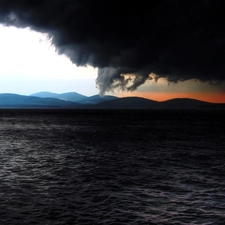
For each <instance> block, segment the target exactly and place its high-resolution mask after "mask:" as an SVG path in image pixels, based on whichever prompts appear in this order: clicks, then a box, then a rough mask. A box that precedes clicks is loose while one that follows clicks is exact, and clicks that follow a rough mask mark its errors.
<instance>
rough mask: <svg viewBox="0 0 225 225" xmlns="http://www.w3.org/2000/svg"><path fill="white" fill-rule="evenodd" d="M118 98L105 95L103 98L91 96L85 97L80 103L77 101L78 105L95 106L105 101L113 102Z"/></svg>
mask: <svg viewBox="0 0 225 225" xmlns="http://www.w3.org/2000/svg"><path fill="white" fill-rule="evenodd" d="M117 98H118V97H115V96H111V95H105V96H103V97H101V96H100V95H93V96H90V97H86V98H84V99H82V100H80V101H78V103H80V104H97V103H100V102H105V101H109V100H113V99H117Z"/></svg>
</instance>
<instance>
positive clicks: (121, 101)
mask: <svg viewBox="0 0 225 225" xmlns="http://www.w3.org/2000/svg"><path fill="white" fill-rule="evenodd" d="M157 105H158V102H156V101H153V100H149V99H145V98H139V97H126V98H117V99H113V100H109V101H105V102H101V103H99V104H96V105H94V106H93V107H96V108H100V109H107V108H109V109H139V108H142V109H148V108H155V107H157ZM90 107H91V106H90Z"/></svg>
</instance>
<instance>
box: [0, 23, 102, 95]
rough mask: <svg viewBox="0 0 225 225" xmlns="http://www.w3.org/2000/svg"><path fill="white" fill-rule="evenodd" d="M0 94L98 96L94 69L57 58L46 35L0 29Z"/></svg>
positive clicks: (2, 27)
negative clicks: (46, 92) (75, 93)
mask: <svg viewBox="0 0 225 225" xmlns="http://www.w3.org/2000/svg"><path fill="white" fill-rule="evenodd" d="M0 34H1V35H0V62H1V66H0V93H17V94H24V95H29V94H32V93H35V92H39V91H50V92H56V93H63V92H73V91H75V92H78V93H81V94H84V95H87V96H90V95H94V94H97V93H98V92H99V90H98V89H97V88H96V85H95V79H96V78H97V69H94V68H92V67H86V68H85V67H77V66H76V65H74V64H72V62H71V61H70V60H69V59H68V58H67V57H66V56H64V55H58V54H57V53H56V52H55V48H54V47H53V46H51V44H50V41H48V39H47V35H46V34H42V33H38V32H35V31H31V30H30V29H28V28H26V29H18V28H15V27H4V26H2V25H0Z"/></svg>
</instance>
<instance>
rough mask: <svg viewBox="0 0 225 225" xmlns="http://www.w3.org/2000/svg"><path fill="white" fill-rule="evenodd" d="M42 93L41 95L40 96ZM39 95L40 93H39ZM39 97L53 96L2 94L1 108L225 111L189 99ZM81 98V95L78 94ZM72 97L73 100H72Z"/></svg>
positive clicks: (217, 105) (45, 93)
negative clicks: (159, 100)
mask: <svg viewBox="0 0 225 225" xmlns="http://www.w3.org/2000/svg"><path fill="white" fill-rule="evenodd" d="M40 93H41V94H40ZM37 94H38V93H37ZM38 95H42V96H46V95H48V96H52V97H51V98H50V97H36V96H24V95H18V94H0V108H74V109H75V108H77V109H217V108H222V109H225V103H224V104H216V103H209V102H204V101H199V100H195V99H188V98H177V99H171V100H168V101H164V102H157V101H153V100H149V99H145V98H139V97H125V98H117V97H114V96H105V97H100V96H98V95H95V96H91V97H86V96H84V98H83V100H80V103H76V102H73V101H68V100H63V99H58V98H54V97H53V96H57V97H58V96H59V95H61V96H64V97H67V98H70V97H71V96H72V97H73V96H75V94H74V93H73V92H72V93H64V94H54V93H51V92H39V94H38ZM78 96H79V94H78ZM72 97H71V98H72Z"/></svg>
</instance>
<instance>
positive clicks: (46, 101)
mask: <svg viewBox="0 0 225 225" xmlns="http://www.w3.org/2000/svg"><path fill="white" fill-rule="evenodd" d="M78 106H79V104H78V103H75V102H70V101H65V100H60V99H56V98H39V97H34V96H25V95H18V94H11V93H4V94H0V107H1V108H75V107H78Z"/></svg>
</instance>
